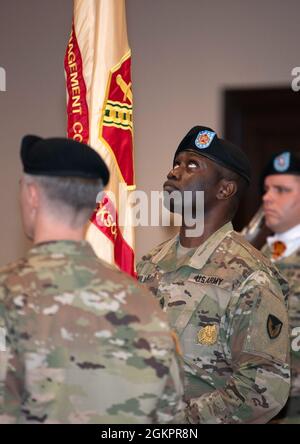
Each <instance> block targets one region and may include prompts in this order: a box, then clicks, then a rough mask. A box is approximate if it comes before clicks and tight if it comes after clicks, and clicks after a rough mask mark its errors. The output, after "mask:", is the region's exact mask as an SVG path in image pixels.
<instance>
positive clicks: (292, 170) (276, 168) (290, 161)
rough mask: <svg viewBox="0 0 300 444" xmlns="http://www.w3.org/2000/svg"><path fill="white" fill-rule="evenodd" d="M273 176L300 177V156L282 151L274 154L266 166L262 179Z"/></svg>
mask: <svg viewBox="0 0 300 444" xmlns="http://www.w3.org/2000/svg"><path fill="white" fill-rule="evenodd" d="M273 174H294V175H300V156H299V154H295V153H292V152H291V151H280V152H279V153H276V154H274V155H273V156H272V157H271V159H270V161H269V162H268V164H267V165H266V167H265V169H264V171H263V174H262V176H263V177H262V179H264V178H265V177H266V176H271V175H273Z"/></svg>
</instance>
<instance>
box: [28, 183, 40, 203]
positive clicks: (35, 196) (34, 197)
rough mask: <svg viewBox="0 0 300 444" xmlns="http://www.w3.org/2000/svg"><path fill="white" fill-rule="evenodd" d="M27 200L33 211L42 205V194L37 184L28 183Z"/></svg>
mask: <svg viewBox="0 0 300 444" xmlns="http://www.w3.org/2000/svg"><path fill="white" fill-rule="evenodd" d="M27 199H28V203H29V205H30V207H31V208H32V209H37V208H38V206H39V204H40V199H41V193H40V190H39V188H38V186H37V184H36V183H35V182H30V183H27Z"/></svg>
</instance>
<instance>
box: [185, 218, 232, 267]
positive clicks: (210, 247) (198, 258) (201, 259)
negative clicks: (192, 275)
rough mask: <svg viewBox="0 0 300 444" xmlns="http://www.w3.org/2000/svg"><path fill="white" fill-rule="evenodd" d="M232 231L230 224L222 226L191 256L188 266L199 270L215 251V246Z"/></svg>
mask: <svg viewBox="0 0 300 444" xmlns="http://www.w3.org/2000/svg"><path fill="white" fill-rule="evenodd" d="M231 231H233V226H232V223H231V222H228V223H227V224H225V225H223V226H222V227H221V228H219V229H218V231H216V232H215V233H214V234H212V235H211V236H210V237H209V238H208V239H207V240H206V241H205V242H204V244H202V245H200V246H199V248H197V250H196V251H195V253H194V254H193V256H192V257H191V259H190V261H189V265H190V266H191V267H193V268H201V267H203V266H204V265H205V264H206V262H207V261H208V259H209V257H210V256H211V255H212V253H213V252H214V251H215V249H216V248H217V246H218V245H219V244H220V243H221V242H222V240H223V239H224V238H225V237H226V236H227V234H228V233H230V232H231Z"/></svg>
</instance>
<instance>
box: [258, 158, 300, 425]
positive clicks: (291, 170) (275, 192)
mask: <svg viewBox="0 0 300 444" xmlns="http://www.w3.org/2000/svg"><path fill="white" fill-rule="evenodd" d="M263 178H264V188H265V194H264V196H263V204H264V205H263V208H264V214H265V221H266V225H267V226H268V227H269V228H270V229H271V230H272V231H273V232H274V235H273V236H270V237H268V238H267V243H266V245H265V246H264V247H263V250H262V251H263V253H264V254H265V255H266V256H267V257H269V258H271V260H272V262H274V264H275V265H276V266H277V268H278V269H279V271H280V272H282V274H283V275H284V276H285V277H286V279H287V280H288V283H289V287H290V292H289V300H288V302H289V304H288V305H289V320H290V334H291V372H292V379H291V393H290V397H289V400H288V402H287V404H286V406H285V407H284V409H283V410H282V411H281V412H280V413H279V415H278V416H277V417H276V422H277V423H298V424H300V158H299V157H298V156H297V155H295V154H293V153H290V152H288V151H285V152H281V153H278V154H275V155H274V156H273V157H272V159H271V160H270V162H269V164H268V165H267V166H266V169H265V171H264V173H263Z"/></svg>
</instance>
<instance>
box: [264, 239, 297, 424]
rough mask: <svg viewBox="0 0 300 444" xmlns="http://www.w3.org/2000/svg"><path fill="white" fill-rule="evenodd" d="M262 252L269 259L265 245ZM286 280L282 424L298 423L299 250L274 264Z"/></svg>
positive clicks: (268, 250)
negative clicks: (287, 376) (287, 373)
mask: <svg viewBox="0 0 300 444" xmlns="http://www.w3.org/2000/svg"><path fill="white" fill-rule="evenodd" d="M262 252H263V253H264V254H265V255H266V256H267V257H271V255H272V254H271V250H270V248H269V246H268V245H265V246H264V247H263V249H262ZM274 264H275V265H276V267H277V268H278V269H279V271H280V272H281V273H282V275H283V276H284V277H285V278H286V279H287V281H288V283H289V287H290V292H289V299H288V302H289V321H290V334H291V373H292V378H291V393H290V398H289V400H288V402H287V404H286V407H285V408H284V410H283V411H282V412H281V413H280V417H281V420H282V422H297V423H300V249H298V250H296V251H295V252H294V253H293V254H291V255H290V256H287V257H283V258H281V259H279V260H276V262H274Z"/></svg>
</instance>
